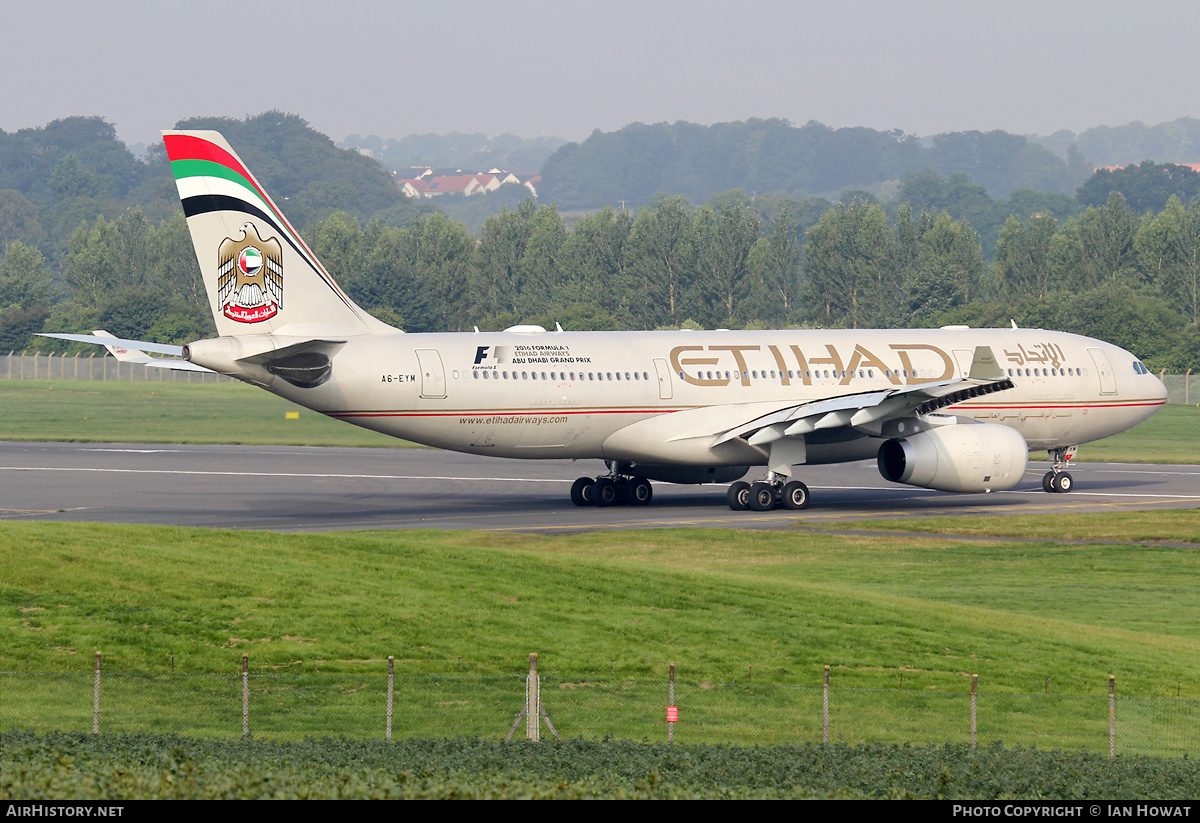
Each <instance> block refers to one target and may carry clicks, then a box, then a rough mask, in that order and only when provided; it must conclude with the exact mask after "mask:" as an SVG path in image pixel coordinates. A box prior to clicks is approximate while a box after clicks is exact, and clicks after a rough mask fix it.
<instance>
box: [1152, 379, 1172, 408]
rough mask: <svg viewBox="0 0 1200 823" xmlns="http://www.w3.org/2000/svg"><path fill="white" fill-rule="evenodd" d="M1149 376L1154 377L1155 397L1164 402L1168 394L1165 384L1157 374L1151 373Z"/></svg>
mask: <svg viewBox="0 0 1200 823" xmlns="http://www.w3.org/2000/svg"><path fill="white" fill-rule="evenodd" d="M1150 376H1151V377H1153V378H1154V382H1155V384H1156V386H1157V388H1155V390H1154V393H1155V396H1156V397H1157V399H1159V400H1162V401H1163V402H1166V400H1167V396H1168V394H1169V393H1168V392H1167V384H1166V383H1164V382H1163V381H1162V380H1161V379H1159V376H1158V375H1157V374H1153V373H1152V374H1151V375H1150Z"/></svg>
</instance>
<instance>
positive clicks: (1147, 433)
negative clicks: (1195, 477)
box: [1078, 404, 1200, 465]
mask: <svg viewBox="0 0 1200 823" xmlns="http://www.w3.org/2000/svg"><path fill="white" fill-rule="evenodd" d="M1078 459H1079V460H1080V461H1087V462H1093V461H1095V462H1099V463H1189V464H1192V465H1195V464H1200V406H1184V405H1182V404H1173V405H1168V406H1164V407H1163V408H1162V409H1161V410H1160V411H1159V412H1158V413H1157V414H1155V415H1154V416H1153V417H1151V418H1150V419H1149V420H1147V421H1146V422H1144V423H1142V424H1141V425H1139V426H1135V427H1134V428H1132V429H1130V430H1129V431H1126V432H1121V433H1120V434H1116V435H1113V436H1112V437H1106V438H1105V439H1103V440H1097V441H1096V442H1095V443H1085V444H1084V445H1082V446H1080V447H1079V458H1078Z"/></svg>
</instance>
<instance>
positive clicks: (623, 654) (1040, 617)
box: [0, 514, 1200, 754]
mask: <svg viewBox="0 0 1200 823" xmlns="http://www.w3.org/2000/svg"><path fill="white" fill-rule="evenodd" d="M1083 517H1084V516H1079V515H1068V516H1064V517H1062V518H1059V522H1058V529H1059V531H1060V535H1059V536H1070V535H1072V534H1075V533H1077V528H1076V526H1077V524H1082V525H1080V526H1079V529H1078V533H1086V532H1088V531H1091V530H1093V529H1094V528H1095V526H1094V524H1093V523H1092V522H1087V523H1085V522H1084V519H1083ZM1103 517H1105V518H1108V519H1109V520H1111V521H1112V524H1110V528H1115V527H1116V525H1114V524H1119V523H1120V522H1122V519H1123V518H1127V517H1128V516H1127V515H1120V514H1116V515H1106V516H1103ZM1093 519H1094V518H1088V520H1089V521H1090V520H1093ZM0 581H2V582H0V670H2V671H3V672H7V673H5V674H2V675H0V690H3V693H4V695H5V697H4V701H3V709H2V711H0V726H2V727H3V728H5V729H10V728H13V727H14V726H15V727H22V726H23V725H24V722H23V721H22V720H21V718H27V717H40V718H42V720H39V721H37V723H35V727H37V728H71V729H80V730H84V729H90V723H91V706H92V703H91V699H90V697H91V687H92V680H91V676H90V674H89V672H90V670H91V668H92V666H93V655H94V652H95V651H96V650H101V651H103V654H104V667H105V671H107V672H113V673H118V672H119V673H127V674H124V675H121V676H117V675H113V676H112V677H109V678H108V679H107V680H106V685H105V687H104V691H105V697H106V701H108V702H106V706H107V707H109V708H107V709H106V714H105V719H104V728H105V729H106V730H110V731H138V730H153V731H159V732H167V731H173V732H177V733H185V734H194V735H224V736H229V735H236V734H238V733H239V730H240V725H239V724H240V709H239V708H238V706H239V705H240V704H239V703H238V698H237V695H238V693H239V690H240V680H239V678H238V676H237V672H238V671H239V669H240V661H241V656H242V654H243V653H245V654H248V655H249V659H250V664H251V671H252V674H253V675H254V677H253V678H252V682H251V692H252V702H253V704H254V706H255V709H254V728H255V729H256V730H257V731H258V733H260V734H263V733H265V734H268V735H277V736H279V735H281V736H284V737H289V736H290V737H293V738H295V739H299V738H300V737H303V736H305V735H306V734H350V735H355V736H378V735H379V734H380V733H381V722H382V702H381V701H382V695H383V693H384V690H385V675H386V658H387V657H388V656H389V655H392V656H394V657H395V658H396V671H397V674H398V675H399V677H400V682H399V685H398V698H397V699H398V702H399V704H400V705H403V706H404V707H406V708H405V709H404V710H403V711H400V710H398V712H397V718H396V724H397V730H398V731H397V734H401V735H405V736H407V735H428V734H430V733H437V734H445V735H453V736H458V735H483V736H490V737H493V738H496V737H502V736H503V734H504V733H505V732H506V731H507V729H508V727H509V725H510V724H511V723H512V718H513V713H514V712H515V711H516V710H517V709H518V708H519V707H520V704H521V700H522V699H523V698H522V694H523V687H522V686H521V681H520V679H519V678H520V676H521V675H522V674H524V670H525V668H526V660H527V656H528V654H529V653H530V652H535V651H536V652H538V653H539V654H540V659H541V672H542V674H543V677H544V683H545V685H544V689H545V690H546V695H547V701H548V703H549V705H550V706H551V711H552V712H554V714H555V718H556V723H559V724H560V725H562V727H563V728H564V730H565V731H566V733H567V734H572V733H573V732H572V730H580V729H584V730H587V733H590V734H595V735H605V734H611V735H613V736H616V737H625V738H630V737H632V738H634V739H643V738H645V739H660V738H661V737H662V734H663V731H664V724H663V723H662V721H661V706H662V704H663V700H664V698H665V688H666V683H665V675H666V672H667V669H668V667H669V666H670V664H672V663H674V664H675V665H676V676H677V680H678V691H677V695H678V697H677V700H678V701H679V703H680V704H681V705H684V706H686V707H687V711H688V714H687V718H688V719H689V720H690V722H689V723H688V724H687V725H686V726H682V727H681V731H680V734H681V735H683V736H682V737H681V739H682V740H691V741H695V742H701V741H723V742H740V743H743V744H750V743H777V742H781V741H782V740H795V739H800V740H814V739H817V740H819V739H820V733H821V732H820V729H821V717H820V706H821V693H820V689H819V684H820V682H821V677H822V671H823V667H824V666H825V665H826V664H828V665H830V666H831V667H832V682H833V685H834V689H835V692H836V694H835V697H834V701H833V702H834V712H833V718H832V725H833V728H834V730H835V731H834V739H838V740H844V741H846V742H855V741H858V740H887V741H895V742H903V741H912V742H938V741H945V740H961V739H963V738H964V736H965V733H966V726H965V722H966V717H967V703H966V699H967V692H968V691H969V688H970V676H971V675H972V674H978V675H979V679H980V684H981V691H982V692H984V693H985V694H986V695H987V696H988V697H987V699H986V700H984V701H982V703H981V708H980V723H981V727H980V728H981V735H982V737H981V739H982V740H985V741H990V740H1001V739H1003V740H1005V741H1006V742H1011V741H1012V740H1013V738H1014V737H1015V738H1016V739H1018V740H1020V741H1024V742H1027V743H1028V742H1030V741H1033V742H1035V743H1036V744H1037V745H1039V746H1045V747H1055V746H1057V747H1066V748H1083V749H1091V750H1101V749H1105V750H1106V747H1107V720H1106V718H1107V701H1106V692H1107V678H1108V675H1109V674H1113V675H1115V676H1116V678H1117V683H1118V684H1119V692H1120V694H1121V696H1122V697H1123V698H1125V699H1126V702H1125V703H1124V704H1123V706H1122V708H1121V710H1120V717H1122V719H1123V720H1124V719H1126V718H1133V717H1134V716H1135V715H1138V714H1144V715H1145V716H1144V717H1142V719H1140V720H1138V721H1137V728H1138V729H1145V728H1150V729H1156V730H1158V731H1155V732H1153V734H1151V733H1150V732H1141V731H1139V735H1141V734H1146V735H1150V737H1149V738H1148V739H1149V740H1150V742H1147V743H1142V744H1136V745H1142V746H1145V747H1148V748H1138V749H1135V750H1137V751H1142V752H1145V753H1156V754H1159V753H1169V752H1176V753H1181V752H1184V751H1196V750H1197V749H1198V748H1200V724H1198V723H1196V722H1195V721H1196V720H1197V717H1196V715H1200V701H1198V698H1200V609H1197V608H1196V594H1195V593H1196V591H1197V584H1198V583H1200V556H1198V555H1197V553H1196V552H1195V551H1192V550H1190V549H1179V548H1172V547H1168V546H1132V545H1129V544H1124V545H1121V544H1111V545H1090V544H1089V545H1077V544H1062V543H1049V542H1034V543H1030V542H1022V543H1012V542H1006V541H1005V540H1004V539H1003V538H996V539H995V540H988V541H983V542H979V541H969V542H961V541H955V540H953V539H941V540H932V541H931V540H928V539H924V538H921V537H920V536H914V537H912V538H905V537H885V538H881V537H878V536H868V537H850V536H843V535H838V534H823V533H816V532H811V531H804V530H800V529H798V530H796V531H795V532H792V533H766V532H732V531H720V530H680V531H647V532H639V533H628V532H627V533H623V534H622V535H621V537H620V539H619V540H614V537H613V535H610V534H588V535H566V536H551V535H534V536H530V535H511V534H484V533H471V532H435V531H425V532H420V531H397V532H355V533H341V534H337V533H334V534H299V535H283V534H275V533H263V532H223V531H208V530H201V529H181V528H167V527H146V526H114V525H86V524H42V523H4V524H0ZM171 670H173V671H174V672H175V675H174V677H172V676H170V675H168V674H167V673H168V672H169V671H171ZM25 671H30V672H62V673H64V674H59V675H39V676H33V679H32V680H31V679H29V677H30V676H26V675H23V674H22V673H23V672H25ZM185 675H186V676H187V677H184V676H185ZM114 678H115V679H114ZM121 695H125V696H124V697H121ZM1174 698H1183V700H1182V702H1180V701H1178V700H1173V699H1174ZM1164 699H1171V700H1167V703H1168V704H1169V705H1168V709H1169V711H1167V713H1166V714H1163V711H1164V710H1163V709H1162V708H1161V707H1160V708H1157V709H1156V708H1154V706H1155V705H1156V704H1154V703H1153V701H1155V700H1164ZM1014 701H1015V702H1014ZM1131 701H1141V702H1131ZM1147 701H1149V702H1147ZM114 703H115V704H117V705H118V706H123V707H124V708H119V709H113V708H111V707H112V706H113V704H114ZM181 706H183V707H186V720H181V718H180V714H179V712H180V707H181ZM1179 711H1184V712H1185V718H1186V719H1185V721H1184V726H1190V727H1192V731H1191V732H1190V733H1187V734H1184V739H1182V740H1179V739H1176V742H1174V743H1169V744H1163V743H1161V742H1160V741H1161V739H1162V738H1163V737H1164V736H1165V737H1166V738H1167V739H1174V738H1172V737H1171V735H1176V737H1177V736H1178V734H1180V732H1178V730H1176V729H1174V726H1175V725H1178V719H1179V716H1178V712H1179ZM114 712H115V714H114ZM1187 712H1191V714H1190V715H1188V714H1186V713H1187ZM47 717H49V718H52V720H51V721H47V720H46V719H45V718H47ZM47 722H49V724H50V725H49V726H45V725H44V724H46V723H47ZM181 724H182V725H183V728H180V725H181ZM431 728H432V729H436V730H437V731H436V732H431V731H430V730H431ZM685 730H686V731H685ZM574 733H579V732H577V731H576V732H574ZM1189 734H1190V735H1191V737H1189V736H1188V735H1189ZM1192 737H1196V738H1197V739H1195V740H1193V739H1191V738H1192ZM1126 739H1127V736H1125V737H1122V740H1123V741H1124V740H1126ZM1124 745H1128V744H1124ZM1172 747H1174V748H1172Z"/></svg>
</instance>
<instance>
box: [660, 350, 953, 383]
mask: <svg viewBox="0 0 1200 823" xmlns="http://www.w3.org/2000/svg"><path fill="white" fill-rule="evenodd" d="M762 348H763V347H762V346H736V345H721V346H715V345H714V346H676V347H675V348H673V349H671V353H670V361H671V367H672V369H673V370H674V371H675V373H676V374H678V375H679V376H680V378H681V379H682V380H683V381H684V382H685V383H690V384H691V385H693V386H727V385H729V384H730V383H731V382H733V380H731V379H730V378H729V377H726V375H727V374H728V373H729V372H728V371H725V370H721V371H717V370H715V368H714V370H713V371H708V370H707V369H704V370H702V369H700V368H699V367H700V366H713V367H720V365H721V362H722V360H726V361H727V360H728V355H732V356H733V364H729V363H728V362H726V366H727V367H728V366H729V365H736V367H737V373H736V379H737V381H738V382H739V383H741V385H743V386H749V385H751V382H752V381H751V379H750V372H751V370H752V369H753V365H752V364H751V363H750V362H749V358H748V355H749V354H750V353H752V352H759V351H762ZM822 348H823V351H821V350H818V351H816V352H811V354H806V353H805V352H804V350H803V349H801V347H800V346H798V345H795V344H792V345H789V346H788V347H787V351H786V352H785V351H782V350H781V349H780V347H779V346H774V345H769V346H767V347H766V349H767V351H768V352H770V355H771V359H772V361H773V363H774V366H775V367H776V370H777V371H776V374H777V375H778V376H777V377H775V379H776V380H778V381H779V383H780V385H783V386H790V385H792V381H793V379H795V380H796V381H799V382H800V383H801V384H802V385H805V386H811V385H812V383H813V377H814V376H815V377H817V378H820V376H821V371H822V370H821V369H818V368H816V367H817V366H831V367H832V371H833V377H834V378H835V379H837V380H838V382H839V384H840V385H843V386H846V385H849V384H850V383H851V382H852V381H854V380H856V379H858V378H859V372H860V371H862V370H864V369H872V370H877V371H878V372H879V376H880V377H883V378H884V379H885V380H887V381H888V382H889V383H891V384H892V385H894V386H899V385H910V386H912V385H918V384H921V383H933V382H936V381H939V380H948V379H950V378H952V377H953V376H954V369H955V366H954V359H953V358H952V357H951V356H950V355H949V354H948V353H947V352H946V351H944V350H942V349H940V348H938V347H937V346H931V345H929V344H927V343H893V344H891V345H890V346H889V348H890V349H891V350H892V352H894V354H895V356H896V357H898V358H899V360H900V365H899V367H894V366H891V365H888V363H887V362H886V361H885V360H884V359H883V358H882V357H880V356H879V355H877V354H875V353H874V352H873V351H871V350H870V349H868V348H867V347H866V346H864V345H862V344H861V343H859V344H856V345H855V346H854V348H853V349H852V350H851V351H850V352H849V359H848V360H847V359H846V358H845V357H843V354H842V352H839V351H838V350H837V349H836V348H835V347H834V346H833V345H832V344H828V343H827V344H825V345H824V346H823V347H822ZM920 352H928V353H929V354H932V355H935V356H936V357H937V358H938V359H939V360H940V361H941V364H940V368H941V370H940V373H936V372H938V367H936V366H935V367H933V368H928V367H921V366H915V365H914V363H913V360H914V357H917V356H918V353H920ZM723 354H725V355H726V356H725V357H722V356H721V355H723ZM788 355H790V356H791V358H792V359H793V360H794V361H795V367H796V370H795V372H794V373H795V378H793V377H792V376H791V374H790V373H789V368H788V362H787V356H788ZM925 360H926V362H928V361H929V358H928V357H926V358H925ZM762 374H763V375H764V376H765V375H766V374H767V372H766V371H763V372H762ZM826 376H827V377H828V376H829V375H828V374H826Z"/></svg>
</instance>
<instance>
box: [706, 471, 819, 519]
mask: <svg viewBox="0 0 1200 823" xmlns="http://www.w3.org/2000/svg"><path fill="white" fill-rule="evenodd" d="M785 481H787V482H785ZM725 499H726V501H728V503H729V508H731V509H733V510H734V511H735V512H740V511H745V510H746V509H750V510H751V511H756V512H766V511H770V510H771V509H773V508H775V507H776V506H782V507H783V508H785V509H803V508H807V506H808V500H809V497H808V486H806V485H804V484H803V483H801V482H800V481H799V480H791V481H788V480H787V476H786V475H782V474H776V473H775V472H767V479H766V480H760V481H759V482H757V483H754V484H750V483H747V482H745V481H744V480H739V481H738V482H736V483H734V484H733V485H732V486H730V487H729V491H728V492H726V493H725Z"/></svg>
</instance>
